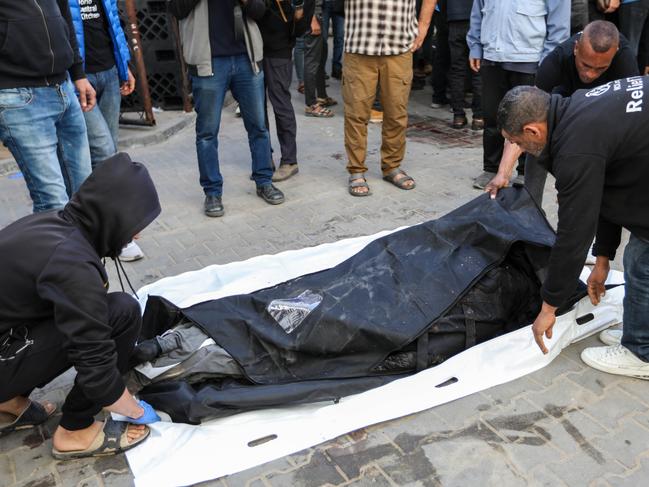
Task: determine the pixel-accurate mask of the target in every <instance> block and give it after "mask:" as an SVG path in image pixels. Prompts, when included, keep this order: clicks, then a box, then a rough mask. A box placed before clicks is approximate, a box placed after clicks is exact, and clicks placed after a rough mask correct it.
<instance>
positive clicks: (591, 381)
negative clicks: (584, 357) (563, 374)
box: [567, 367, 624, 397]
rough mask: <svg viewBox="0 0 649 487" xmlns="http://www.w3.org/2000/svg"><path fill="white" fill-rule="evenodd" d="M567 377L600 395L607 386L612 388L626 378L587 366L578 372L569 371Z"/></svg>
mask: <svg viewBox="0 0 649 487" xmlns="http://www.w3.org/2000/svg"><path fill="white" fill-rule="evenodd" d="M567 377H568V379H570V380H572V381H574V382H575V383H577V384H579V386H581V387H585V388H586V389H588V390H590V391H592V392H593V394H595V395H596V396H598V397H602V396H603V395H604V393H605V391H606V389H607V388H612V387H614V386H616V385H618V384H620V383H621V382H623V381H624V378H623V377H621V376H619V375H613V374H603V373H601V372H600V371H599V370H595V369H593V368H592V367H586V368H585V369H584V370H583V371H581V372H579V373H578V374H573V373H568V374H567Z"/></svg>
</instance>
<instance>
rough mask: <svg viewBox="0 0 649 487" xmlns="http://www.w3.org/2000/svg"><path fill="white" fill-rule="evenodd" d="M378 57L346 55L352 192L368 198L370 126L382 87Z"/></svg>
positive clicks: (344, 91) (345, 95) (347, 138)
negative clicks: (375, 101) (367, 161)
mask: <svg viewBox="0 0 649 487" xmlns="http://www.w3.org/2000/svg"><path fill="white" fill-rule="evenodd" d="M378 79H379V73H378V56H364V55H362V54H350V53H345V58H344V60H343V83H342V95H343V103H344V113H345V152H346V153H347V171H348V172H349V174H350V183H349V192H350V193H351V194H352V195H353V196H366V195H368V194H369V186H367V183H366V182H365V172H366V171H367V166H366V165H365V157H366V155H367V123H368V121H369V119H370V111H371V109H372V103H373V102H374V99H375V97H376V88H377V84H378Z"/></svg>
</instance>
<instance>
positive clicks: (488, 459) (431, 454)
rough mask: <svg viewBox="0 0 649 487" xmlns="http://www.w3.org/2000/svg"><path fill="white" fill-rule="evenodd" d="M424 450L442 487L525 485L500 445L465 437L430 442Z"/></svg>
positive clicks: (521, 475)
mask: <svg viewBox="0 0 649 487" xmlns="http://www.w3.org/2000/svg"><path fill="white" fill-rule="evenodd" d="M423 450H424V453H425V454H426V457H427V458H428V460H429V461H430V464H431V465H432V466H433V468H434V469H435V472H436V476H437V477H436V478H439V481H440V483H441V485H444V486H469V485H471V486H473V485H485V486H487V485H506V486H507V487H518V486H524V485H526V481H525V479H524V477H523V474H522V473H521V472H519V471H517V470H516V468H515V467H514V466H513V465H511V463H510V462H509V461H508V460H507V457H506V455H505V452H504V451H503V450H502V448H500V446H499V445H498V444H497V443H490V442H488V441H483V440H482V439H480V438H475V437H462V438H458V439H457V441H453V442H452V443H448V442H447V441H443V440H440V441H438V442H434V443H429V444H426V445H425V446H424V447H423Z"/></svg>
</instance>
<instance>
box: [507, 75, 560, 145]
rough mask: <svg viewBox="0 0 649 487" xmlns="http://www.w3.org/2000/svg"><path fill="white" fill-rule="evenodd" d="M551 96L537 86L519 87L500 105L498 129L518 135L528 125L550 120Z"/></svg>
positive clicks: (510, 91) (508, 94) (512, 90)
mask: <svg viewBox="0 0 649 487" xmlns="http://www.w3.org/2000/svg"><path fill="white" fill-rule="evenodd" d="M549 108H550V95H549V94H548V93H546V92H545V91H543V90H541V89H539V88H537V87H535V86H517V87H515V88H512V89H511V90H509V91H508V92H507V94H506V95H505V96H504V97H503V99H502V101H501V102H500V105H498V127H499V129H500V130H504V131H505V132H507V133H508V134H511V135H518V134H521V133H522V132H523V127H525V125H527V124H528V123H534V122H545V121H546V120H547V119H548V109H549Z"/></svg>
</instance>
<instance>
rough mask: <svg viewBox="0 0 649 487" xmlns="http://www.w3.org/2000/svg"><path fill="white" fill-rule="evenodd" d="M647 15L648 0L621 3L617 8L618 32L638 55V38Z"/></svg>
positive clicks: (648, 10) (648, 13)
mask: <svg viewBox="0 0 649 487" xmlns="http://www.w3.org/2000/svg"><path fill="white" fill-rule="evenodd" d="M648 16H649V0H638V1H637V2H631V3H623V4H622V5H620V7H619V9H618V18H619V22H620V32H621V33H622V34H624V36H625V37H626V38H627V40H628V41H629V45H630V46H631V49H633V53H634V54H635V55H636V57H637V55H638V48H639V46H640V38H641V37H642V31H643V29H644V26H645V22H646V20H647V17H648Z"/></svg>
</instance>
